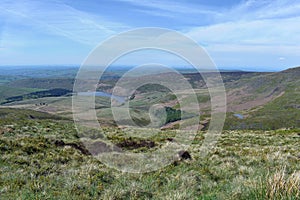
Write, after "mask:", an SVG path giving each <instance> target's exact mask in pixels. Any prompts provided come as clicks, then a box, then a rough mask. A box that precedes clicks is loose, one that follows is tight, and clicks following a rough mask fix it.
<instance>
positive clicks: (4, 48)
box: [0, 0, 300, 71]
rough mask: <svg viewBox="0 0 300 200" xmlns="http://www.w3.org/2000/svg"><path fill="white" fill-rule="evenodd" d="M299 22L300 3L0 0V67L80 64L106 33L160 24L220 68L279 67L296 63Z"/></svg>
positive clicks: (299, 47)
mask: <svg viewBox="0 0 300 200" xmlns="http://www.w3.org/2000/svg"><path fill="white" fill-rule="evenodd" d="M299 24H300V0H226V1H220V0H189V1H187V0H177V1H174V0H173V1H171V0H1V3H0V65H80V64H81V63H82V62H83V61H84V60H85V58H86V57H87V56H88V55H89V53H90V52H91V51H92V50H93V49H94V48H95V47H96V46H97V45H99V44H100V43H101V42H103V41H104V40H105V39H107V38H109V37H112V36H114V35H117V34H119V33H121V32H124V31H128V30H132V29H136V28H142V27H160V28H168V29H172V30H175V31H178V32H179V33H182V34H184V35H186V36H188V37H190V38H191V39H193V40H195V41H196V42H197V43H198V44H199V45H201V46H202V47H203V48H205V50H206V51H207V53H208V54H209V55H210V57H211V58H212V60H213V61H214V62H215V64H216V65H217V66H218V68H222V69H236V70H260V71H276V70H283V69H286V68H290V67H296V66H300V25H299ZM155 55H157V54H153V56H155ZM162 55H163V54H161V55H160V56H161V57H163V56H164V55H163V56H162ZM158 56H159V55H158ZM142 58H143V56H141V55H137V56H134V55H133V56H129V57H128V58H127V59H121V60H120V61H119V62H118V63H117V64H119V65H122V64H124V65H133V64H135V62H136V61H137V60H139V62H142ZM175 60H176V59H175ZM167 64H169V65H178V64H181V63H180V62H177V60H176V61H174V60H173V62H172V59H169V61H168V63H167Z"/></svg>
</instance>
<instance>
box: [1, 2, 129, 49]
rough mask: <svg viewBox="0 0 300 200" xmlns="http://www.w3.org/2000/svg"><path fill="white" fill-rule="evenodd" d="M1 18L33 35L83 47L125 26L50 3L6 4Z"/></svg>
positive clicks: (59, 4) (2, 8) (2, 6)
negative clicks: (51, 36) (39, 33)
mask: <svg viewBox="0 0 300 200" xmlns="http://www.w3.org/2000/svg"><path fill="white" fill-rule="evenodd" d="M0 11H1V13H2V14H0V16H1V15H2V17H5V18H6V19H7V20H9V21H10V23H11V24H13V23H14V24H16V25H18V24H22V25H23V24H26V25H27V26H28V27H31V28H33V31H37V30H38V31H43V32H46V33H47V34H54V35H59V36H63V37H67V38H69V39H71V40H73V41H76V42H80V43H83V44H87V45H95V44H97V43H98V42H100V41H101V40H103V39H104V38H106V37H108V36H110V35H112V34H115V33H117V32H119V31H120V30H124V29H125V28H126V26H125V25H123V24H119V23H115V22H110V21H107V20H103V19H101V17H99V16H95V15H92V14H89V13H85V12H82V11H79V10H76V9H74V8H72V7H70V6H67V5H65V4H62V3H55V2H54V1H47V2H46V1H41V2H38V1H30V0H17V1H6V2H4V3H3V4H2V5H1V6H0Z"/></svg>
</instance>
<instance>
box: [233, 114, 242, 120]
mask: <svg viewBox="0 0 300 200" xmlns="http://www.w3.org/2000/svg"><path fill="white" fill-rule="evenodd" d="M233 116H235V117H237V118H239V119H244V115H242V114H233Z"/></svg>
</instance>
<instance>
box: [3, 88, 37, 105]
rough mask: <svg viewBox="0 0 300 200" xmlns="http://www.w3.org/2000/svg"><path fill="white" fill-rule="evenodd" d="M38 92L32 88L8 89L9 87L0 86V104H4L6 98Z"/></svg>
mask: <svg viewBox="0 0 300 200" xmlns="http://www.w3.org/2000/svg"><path fill="white" fill-rule="evenodd" d="M37 91H40V90H39V89H34V88H22V87H20V88H15V87H10V86H5V85H0V94H1V95H0V103H3V102H5V101H6V100H5V99H7V98H9V97H13V96H18V95H24V94H28V93H31V92H37Z"/></svg>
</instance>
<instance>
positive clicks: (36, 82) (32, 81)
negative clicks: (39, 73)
mask: <svg viewBox="0 0 300 200" xmlns="http://www.w3.org/2000/svg"><path fill="white" fill-rule="evenodd" d="M73 84H74V79H73V78H29V79H21V80H16V81H13V82H11V83H9V84H8V86H10V87H15V88H18V87H23V88H24V87H25V88H38V89H55V88H62V89H67V90H73Z"/></svg>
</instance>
